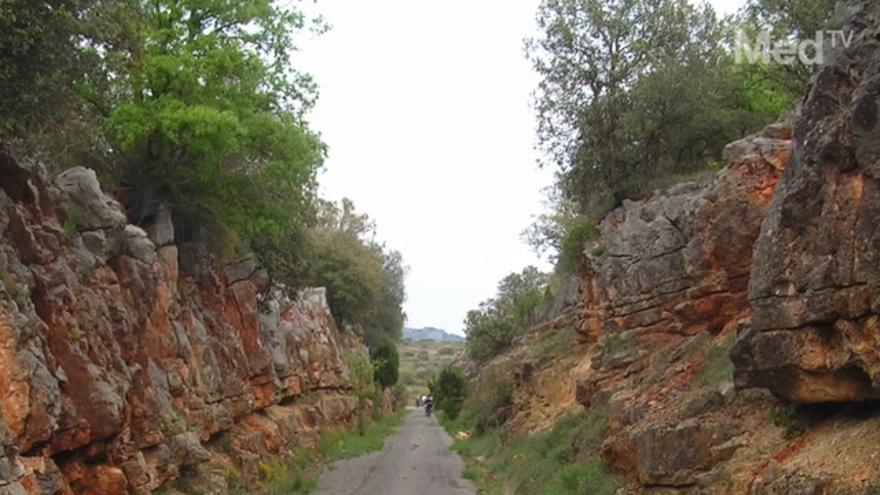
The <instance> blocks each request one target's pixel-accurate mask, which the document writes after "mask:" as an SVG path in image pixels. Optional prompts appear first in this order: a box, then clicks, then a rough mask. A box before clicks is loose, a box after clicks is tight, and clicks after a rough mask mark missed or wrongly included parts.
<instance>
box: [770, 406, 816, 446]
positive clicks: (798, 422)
mask: <svg viewBox="0 0 880 495" xmlns="http://www.w3.org/2000/svg"><path fill="white" fill-rule="evenodd" d="M767 416H768V418H769V419H770V422H771V423H773V424H774V425H776V426H778V427H780V428H782V430H783V436H784V437H785V438H786V439H787V440H792V439H794V438H797V437H799V436H801V435H802V434H803V433H804V432H805V431H806V429H807V426H806V424H805V423H804V421H803V420H802V419H801V418H800V417H799V416H798V413H797V410H796V409H795V408H794V407H793V406H790V405H787V404H786V405H783V404H777V405H775V406H772V407H771V408H770V409H769V410H768V411H767Z"/></svg>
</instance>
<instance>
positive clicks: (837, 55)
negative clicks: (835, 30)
mask: <svg viewBox="0 0 880 495" xmlns="http://www.w3.org/2000/svg"><path fill="white" fill-rule="evenodd" d="M871 8H872V7H871V3H870V2H868V3H865V4H860V5H859V6H858V7H857V8H854V9H853V10H851V11H850V14H851V15H852V18H851V19H850V20H849V25H848V26H847V27H846V32H848V33H851V34H852V35H853V46H852V47H851V48H849V49H845V50H844V49H835V50H829V53H827V54H826V60H827V61H828V63H827V64H825V65H823V66H821V67H819V69H818V70H817V71H816V73H815V74H814V76H813V79H812V85H811V89H810V92H809V94H808V96H807V98H806V99H805V101H804V103H803V105H802V108H801V109H800V111H799V113H798V115H797V118H796V120H795V143H796V144H795V150H794V154H793V157H794V158H793V160H792V162H791V165H790V166H789V167H788V168H787V169H786V172H785V174H784V176H783V178H782V180H781V181H780V183H779V187H777V189H776V194H775V196H774V198H773V204H772V206H771V208H770V211H769V213H768V216H767V219H766V220H765V222H764V224H763V227H762V230H761V235H760V237H759V239H758V242H757V244H756V246H755V266H754V269H753V272H752V277H751V283H750V287H749V298H750V300H751V305H752V308H753V317H752V328H753V329H754V331H751V332H747V333H745V334H743V335H742V338H741V339H740V342H739V345H738V346H737V349H736V350H735V352H734V361H735V363H736V366H737V374H736V375H737V383H738V385H739V386H741V387H766V388H769V389H770V390H771V391H773V392H774V393H775V394H776V395H778V396H781V397H785V398H788V399H791V400H794V401H798V402H806V403H813V402H828V401H838V402H849V401H860V400H865V399H875V398H878V397H880V357H878V354H880V345H878V343H877V342H878V341H880V328H878V324H877V317H878V315H880V263H878V260H880V236H878V225H880V176H878V163H880V161H878V160H880V151H878V150H880V144H878V143H880V124H878V121H877V101H878V98H880V84H878V80H880V79H878V78H880V68H878V67H880V66H878V63H877V62H878V60H880V57H878V55H877V34H878V27H877V22H876V21H877V19H876V18H875V16H876V12H870V9H871Z"/></svg>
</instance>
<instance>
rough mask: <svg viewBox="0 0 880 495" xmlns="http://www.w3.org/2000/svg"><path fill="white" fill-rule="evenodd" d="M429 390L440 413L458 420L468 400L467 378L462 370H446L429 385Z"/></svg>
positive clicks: (451, 368)
mask: <svg viewBox="0 0 880 495" xmlns="http://www.w3.org/2000/svg"><path fill="white" fill-rule="evenodd" d="M428 389H429V390H430V391H431V396H432V397H433V398H434V407H435V408H436V409H437V410H438V411H443V413H444V414H446V416H447V417H449V418H450V419H456V418H458V415H459V413H460V412H461V407H462V405H463V404H464V400H465V398H467V378H466V377H465V376H464V373H463V372H462V371H461V370H460V369H458V368H454V367H447V368H444V369H443V370H441V371H440V373H438V374H437V376H436V377H434V379H433V380H431V381H430V382H429V383H428Z"/></svg>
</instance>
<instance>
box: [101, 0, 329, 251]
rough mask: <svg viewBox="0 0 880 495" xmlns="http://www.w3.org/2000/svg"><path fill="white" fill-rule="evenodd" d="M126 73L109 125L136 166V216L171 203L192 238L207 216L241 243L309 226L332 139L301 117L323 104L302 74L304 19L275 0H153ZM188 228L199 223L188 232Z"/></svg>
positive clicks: (145, 6)
mask: <svg viewBox="0 0 880 495" xmlns="http://www.w3.org/2000/svg"><path fill="white" fill-rule="evenodd" d="M141 6H142V10H141V16H139V17H137V18H136V19H134V20H133V21H132V24H133V25H132V26H131V28H132V29H136V30H137V31H136V32H138V33H140V36H141V40H140V43H139V44H138V45H137V49H136V50H135V51H133V52H132V53H129V54H128V55H129V57H130V59H127V60H120V59H116V58H109V57H108V58H107V59H106V60H105V62H106V64H107V65H108V71H109V72H118V73H119V77H118V78H117V79H118V80H117V81H115V83H114V86H115V87H114V88H113V91H114V94H121V95H123V98H120V99H119V101H115V102H111V103H112V109H111V111H110V112H109V117H108V121H107V131H108V135H109V136H110V138H111V141H112V143H113V144H114V146H115V147H116V149H117V150H119V152H120V153H121V155H122V158H123V161H124V163H127V164H129V166H128V167H127V168H126V169H125V170H124V174H123V177H122V179H123V182H124V183H125V184H127V185H128V186H130V188H131V191H132V194H133V198H132V201H131V205H130V206H131V209H132V211H133V212H134V215H135V217H139V216H147V215H149V214H150V212H151V211H152V209H153V208H154V207H155V203H156V202H158V201H170V202H171V203H172V205H173V206H174V208H175V214H176V215H175V216H176V218H179V219H183V220H184V221H182V222H179V225H180V226H182V227H183V228H181V229H180V230H181V231H180V232H179V234H180V237H182V238H183V240H188V239H193V238H195V239H198V238H199V237H200V234H201V230H202V229H201V228H197V227H196V226H197V225H198V226H199V227H201V226H202V225H204V223H205V222H207V223H208V224H209V225H210V224H216V225H218V226H220V227H222V228H225V229H228V230H229V231H230V232H231V233H232V234H233V236H232V237H233V238H235V237H237V238H240V239H241V240H242V241H249V240H253V239H258V238H263V237H269V238H279V237H281V236H283V235H284V234H285V233H287V232H288V231H289V230H290V229H291V228H292V227H293V226H295V225H296V224H297V223H301V222H302V220H303V219H302V211H303V204H304V203H305V202H306V201H307V199H308V197H309V195H310V191H311V190H312V189H313V186H314V178H315V172H316V170H317V167H318V166H320V164H321V161H322V158H323V155H324V146H323V144H322V143H321V142H320V140H319V139H318V137H317V136H316V135H315V134H314V133H313V132H312V131H310V130H309V128H308V126H307V124H306V123H305V121H304V120H303V114H304V112H305V111H306V110H307V109H308V108H310V106H311V105H312V102H313V100H314V95H315V89H314V86H313V84H312V82H311V80H310V79H309V78H308V76H306V75H303V74H301V73H299V72H297V71H296V70H295V69H293V67H292V65H291V64H290V56H289V54H290V53H292V52H293V51H294V48H295V47H294V46H293V45H292V41H291V40H292V35H293V34H294V33H295V32H296V31H298V30H300V29H303V28H304V23H305V19H304V16H303V15H302V14H301V13H300V12H298V11H296V10H294V9H292V8H284V7H281V6H279V5H278V4H276V3H275V2H271V1H270V0H254V1H250V2H238V1H234V0H213V1H210V2H204V1H201V0H144V1H142V2H141ZM187 227H189V228H187Z"/></svg>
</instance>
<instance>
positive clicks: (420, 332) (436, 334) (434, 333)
mask: <svg viewBox="0 0 880 495" xmlns="http://www.w3.org/2000/svg"><path fill="white" fill-rule="evenodd" d="M403 338H405V339H408V340H412V341H413V342H418V341H422V340H433V341H435V342H464V337H461V336H459V335H455V334H452V333H449V332H446V331H445V330H441V329H439V328H434V327H425V328H404V329H403Z"/></svg>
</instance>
